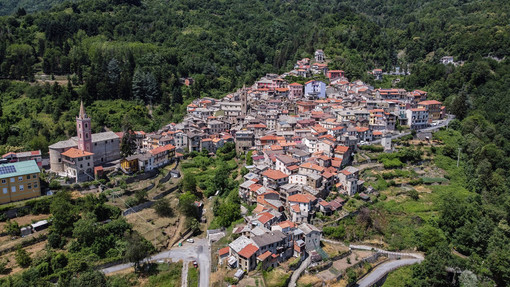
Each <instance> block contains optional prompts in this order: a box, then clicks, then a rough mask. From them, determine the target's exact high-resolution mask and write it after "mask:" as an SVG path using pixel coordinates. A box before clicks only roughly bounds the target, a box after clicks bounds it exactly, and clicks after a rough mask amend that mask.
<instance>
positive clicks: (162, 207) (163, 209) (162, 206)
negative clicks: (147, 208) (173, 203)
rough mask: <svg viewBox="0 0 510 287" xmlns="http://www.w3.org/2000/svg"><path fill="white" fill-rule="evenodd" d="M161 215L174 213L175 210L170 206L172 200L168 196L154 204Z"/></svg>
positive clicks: (166, 215)
mask: <svg viewBox="0 0 510 287" xmlns="http://www.w3.org/2000/svg"><path fill="white" fill-rule="evenodd" d="M152 208H154V210H155V211H156V213H157V214H158V215H159V216H163V217H170V216H172V215H173V210H172V208H171V207H170V202H169V201H168V199H166V198H162V199H159V200H158V201H156V203H154V205H153V206H152Z"/></svg>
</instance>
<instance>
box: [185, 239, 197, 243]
mask: <svg viewBox="0 0 510 287" xmlns="http://www.w3.org/2000/svg"><path fill="white" fill-rule="evenodd" d="M186 242H189V243H193V242H195V240H193V238H188V239H186Z"/></svg>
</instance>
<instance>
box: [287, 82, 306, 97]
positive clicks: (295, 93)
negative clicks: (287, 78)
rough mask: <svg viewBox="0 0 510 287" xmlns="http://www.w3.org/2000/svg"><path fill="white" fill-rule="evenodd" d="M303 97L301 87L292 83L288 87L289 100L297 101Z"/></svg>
mask: <svg viewBox="0 0 510 287" xmlns="http://www.w3.org/2000/svg"><path fill="white" fill-rule="evenodd" d="M302 97H303V85H301V84H298V83H292V84H290V85H289V98H290V99H297V98H302Z"/></svg>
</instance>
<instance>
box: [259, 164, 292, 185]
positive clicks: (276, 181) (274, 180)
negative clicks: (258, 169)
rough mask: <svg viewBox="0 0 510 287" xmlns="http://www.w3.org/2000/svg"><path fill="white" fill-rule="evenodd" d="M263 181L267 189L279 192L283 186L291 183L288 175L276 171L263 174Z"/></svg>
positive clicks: (272, 170)
mask: <svg viewBox="0 0 510 287" xmlns="http://www.w3.org/2000/svg"><path fill="white" fill-rule="evenodd" d="M262 179H263V183H264V186H265V187H267V188H271V189H275V190H277V189H278V188H279V187H280V186H281V185H284V184H287V183H288V182H289V176H288V175H286V174H285V173H283V172H281V171H279V170H274V169H268V170H266V171H264V172H263V173H262Z"/></svg>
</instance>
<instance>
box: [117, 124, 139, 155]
mask: <svg viewBox="0 0 510 287" xmlns="http://www.w3.org/2000/svg"><path fill="white" fill-rule="evenodd" d="M135 151H136V142H135V137H134V135H133V131H132V130H131V129H125V130H124V135H123V136H122V140H121V142H120V154H121V156H122V157H123V158H126V157H128V156H130V155H133V154H134V153H135Z"/></svg>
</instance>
